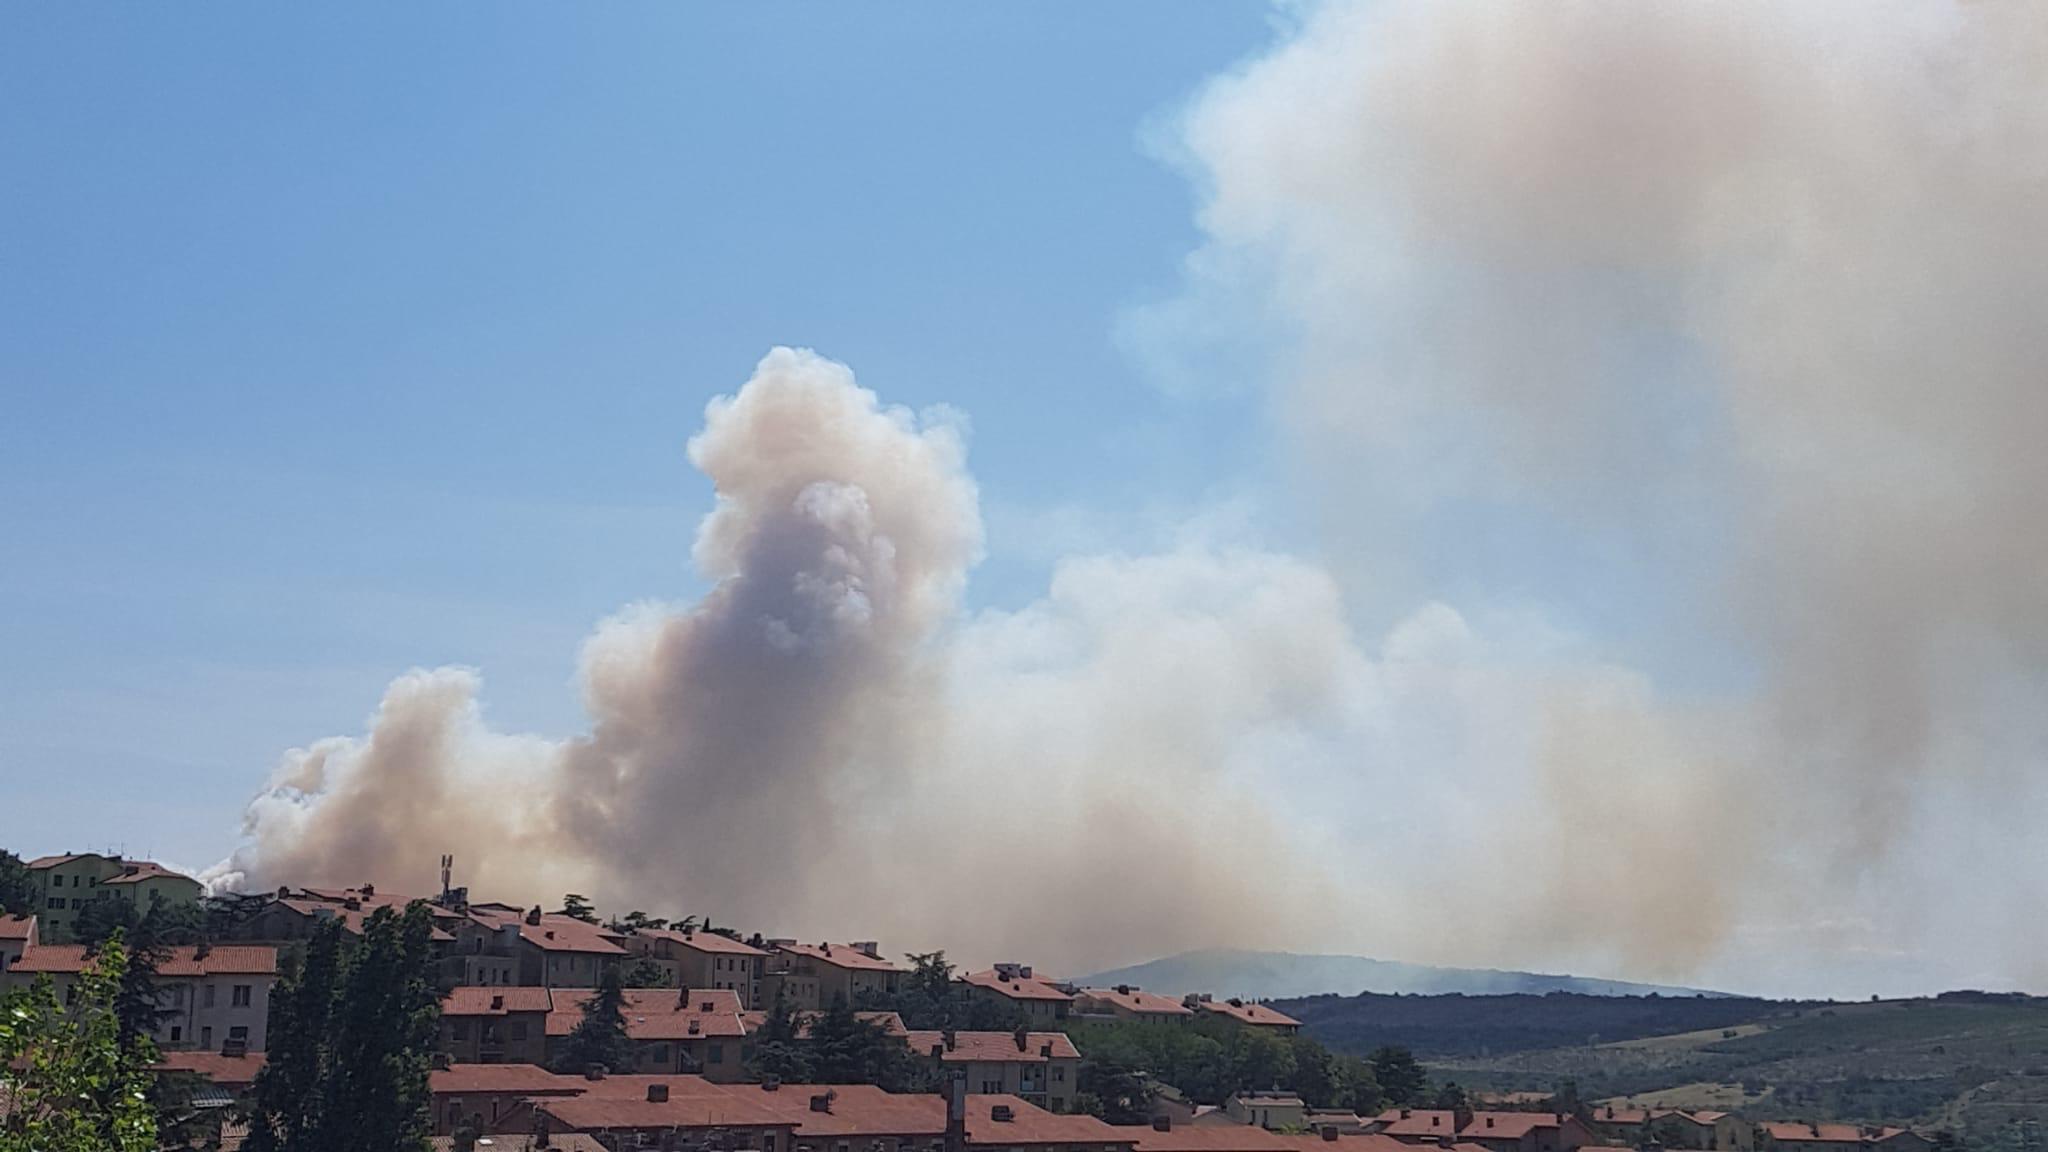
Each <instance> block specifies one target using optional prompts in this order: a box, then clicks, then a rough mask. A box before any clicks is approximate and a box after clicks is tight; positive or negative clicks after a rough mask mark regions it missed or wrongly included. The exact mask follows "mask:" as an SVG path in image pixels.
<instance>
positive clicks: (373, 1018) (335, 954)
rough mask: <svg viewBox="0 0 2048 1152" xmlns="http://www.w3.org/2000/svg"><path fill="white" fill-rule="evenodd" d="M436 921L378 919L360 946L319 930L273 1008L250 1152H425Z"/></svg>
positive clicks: (336, 932) (435, 1003) (389, 914)
mask: <svg viewBox="0 0 2048 1152" xmlns="http://www.w3.org/2000/svg"><path fill="white" fill-rule="evenodd" d="M432 933H433V925H432V921H431V920H430V919H429V917H428V915H427V910H426V906H425V905H424V904H421V903H419V902H414V903H413V904H412V905H411V906H410V907H408V908H407V909H406V910H405V912H404V913H403V914H400V913H398V912H396V911H394V910H393V909H391V908H379V909H377V910H376V911H375V912H373V913H371V915H370V917H369V918H368V919H367V920H365V921H364V922H363V930H362V936H361V938H360V939H353V940H352V939H349V938H347V937H345V936H344V935H343V933H342V931H341V928H340V926H339V924H338V923H335V922H330V923H327V924H324V925H322V926H320V927H319V928H318V929H316V930H315V932H314V935H313V938H312V939H311V940H310V941H308V943H307V946H306V952H305V957H304V959H303V961H302V962H301V963H300V965H299V967H298V968H297V970H296V971H294V972H292V973H290V974H288V975H287V977H286V979H285V980H284V982H283V983H282V985H281V986H280V987H279V989H278V992H277V994H276V996H275V997H274V998H273V1000H272V1005H271V1048H270V1059H269V1062H268V1064H267V1065H266V1066H265V1068H264V1069H263V1071H262V1072H260V1073H258V1074H257V1078H256V1089H255V1100H254V1102H253V1105H252V1109H251V1111H252V1116H251V1124H250V1135H249V1142H248V1145H247V1147H248V1148H250V1149H251V1150H252V1152H347V1150H351V1149H357V1148H379V1149H386V1148H388V1149H392V1150H393V1152H424V1150H425V1149H426V1148H427V1147H428V1146H429V1145H428V1137H429V1134H430V1133H431V1131H432V1123H431V1118H430V1116H429V1114H428V1106H429V1104H430V1102H431V1096H430V1095H429V1092H428V1088H427V1070H428V1067H429V1061H430V1059H431V1053H432V1050H433V1044H434V1031H435V1023H436V1020H437V1017H438V1015H439V997H438V996H437V994H436V990H435V985H434V979H433V952H432Z"/></svg>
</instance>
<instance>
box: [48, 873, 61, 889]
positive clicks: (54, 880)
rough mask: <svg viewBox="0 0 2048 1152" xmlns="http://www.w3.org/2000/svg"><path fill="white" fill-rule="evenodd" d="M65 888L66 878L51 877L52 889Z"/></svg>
mask: <svg viewBox="0 0 2048 1152" xmlns="http://www.w3.org/2000/svg"><path fill="white" fill-rule="evenodd" d="M63 886H64V878H63V877H62V876H52V877H50V887H52V888H62V887H63Z"/></svg>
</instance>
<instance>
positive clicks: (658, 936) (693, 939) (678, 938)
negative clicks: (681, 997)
mask: <svg viewBox="0 0 2048 1152" xmlns="http://www.w3.org/2000/svg"><path fill="white" fill-rule="evenodd" d="M634 935H636V936H647V937H650V938H652V939H655V940H671V941H674V942H675V943H677V944H680V945H682V946H683V947H685V948H694V949H696V950H697V951H699V952H718V953H723V954H726V955H732V956H766V955H767V954H768V953H767V952H765V951H763V950H761V949H759V948H756V947H754V946H753V945H751V944H746V943H743V942H741V941H738V940H735V939H733V938H732V937H730V936H726V935H724V934H722V933H718V932H681V931H678V930H676V929H674V928H642V929H641V930H640V931H638V932H636V933H634Z"/></svg>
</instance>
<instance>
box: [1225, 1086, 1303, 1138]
mask: <svg viewBox="0 0 2048 1152" xmlns="http://www.w3.org/2000/svg"><path fill="white" fill-rule="evenodd" d="M1223 1113H1224V1115H1226V1116H1229V1117H1230V1118H1231V1119H1232V1120H1235V1121H1237V1122H1238V1123H1239V1124H1249V1125H1251V1126H1252V1127H1254V1128H1266V1129H1269V1130H1272V1131H1279V1130H1281V1129H1287V1130H1290V1131H1299V1130H1300V1129H1302V1128H1303V1127H1305V1126H1306V1125H1307V1122H1308V1105H1307V1104H1306V1103H1304V1102H1303V1101H1302V1098H1301V1097H1300V1096H1298V1095H1296V1094H1294V1093H1292V1092H1239V1093H1237V1094H1235V1095H1233V1096H1231V1097H1230V1099H1228V1100H1225V1101H1224V1102H1223Z"/></svg>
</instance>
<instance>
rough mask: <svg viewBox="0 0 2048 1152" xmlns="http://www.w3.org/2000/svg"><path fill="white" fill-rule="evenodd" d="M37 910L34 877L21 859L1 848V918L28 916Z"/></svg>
mask: <svg viewBox="0 0 2048 1152" xmlns="http://www.w3.org/2000/svg"><path fill="white" fill-rule="evenodd" d="M35 910H36V884H35V877H34V875H33V874H31V873H30V872H29V870H28V865H27V864H24V863H22V860H21V857H19V856H16V855H15V854H14V853H12V852H9V851H8V850H7V849H5V848H0V916H26V915H28V914H29V913H31V912H33V911H35Z"/></svg>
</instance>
